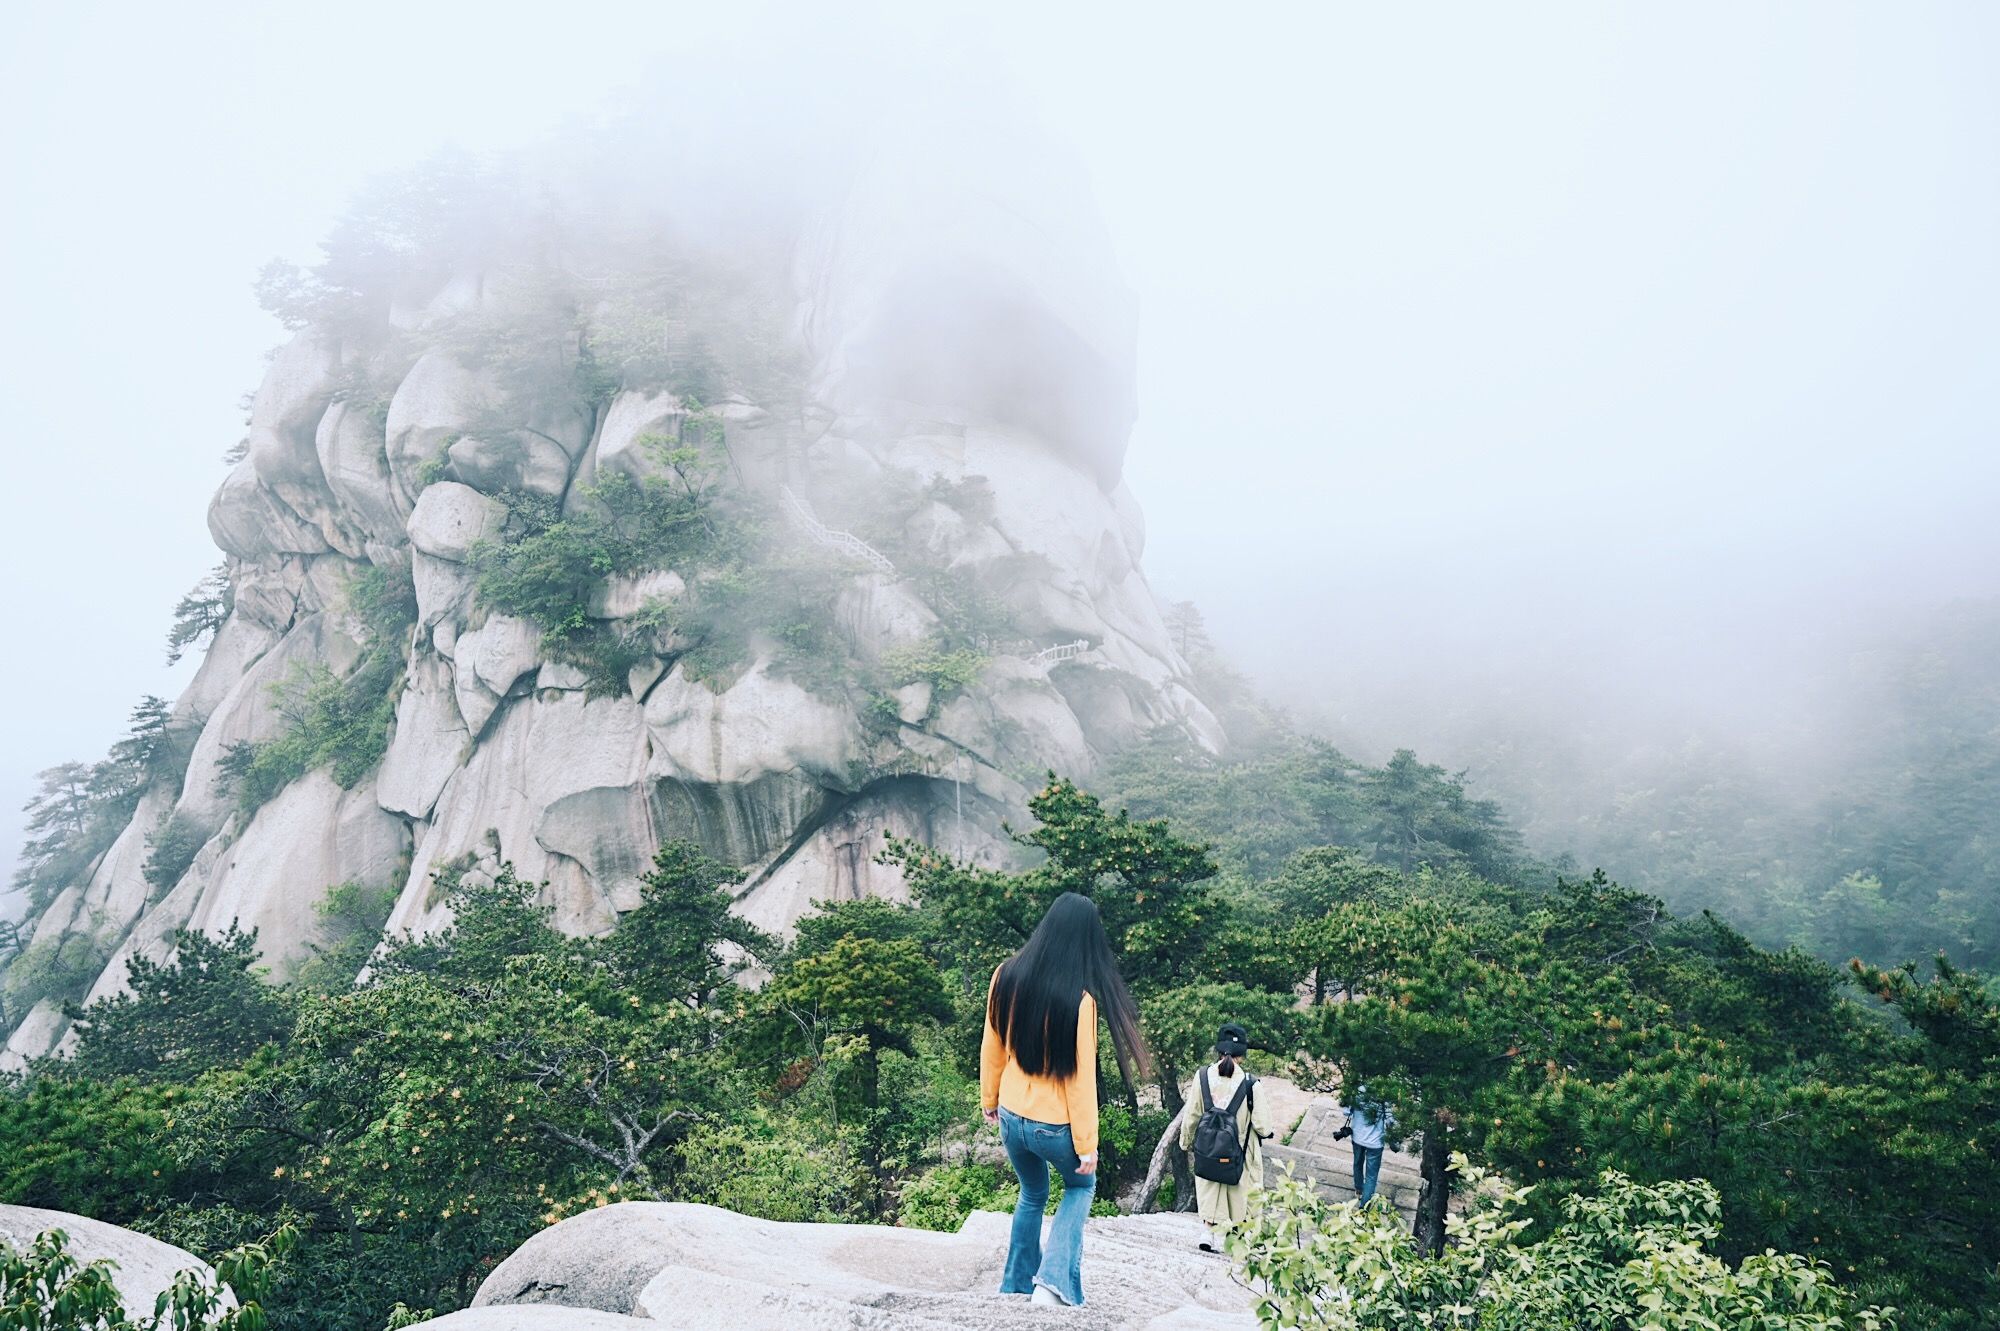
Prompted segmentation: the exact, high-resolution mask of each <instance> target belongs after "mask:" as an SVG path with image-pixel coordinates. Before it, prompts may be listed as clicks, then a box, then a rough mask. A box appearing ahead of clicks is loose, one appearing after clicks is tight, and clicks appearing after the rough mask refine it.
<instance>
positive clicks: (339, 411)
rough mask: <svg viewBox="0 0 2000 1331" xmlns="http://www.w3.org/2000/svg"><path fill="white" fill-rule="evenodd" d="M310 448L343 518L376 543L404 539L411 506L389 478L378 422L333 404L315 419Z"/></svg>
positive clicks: (346, 406) (361, 412)
mask: <svg viewBox="0 0 2000 1331" xmlns="http://www.w3.org/2000/svg"><path fill="white" fill-rule="evenodd" d="M313 447H314V449H315V451H316V452H317V454H318V456H319V466H320V470H321V472H323V473H324V474H325V476H326V485H327V489H328V490H329V491H330V492H331V493H332V495H333V497H334V499H335V500H336V501H337V502H338V503H339V505H340V509H341V516H342V518H343V519H344V520H345V521H347V522H348V523H350V524H352V525H354V526H357V527H359V528H360V529H361V530H363V531H364V532H366V533H367V534H368V535H369V536H371V537H374V538H376V539H378V540H384V539H386V540H389V541H394V539H395V538H396V537H398V536H399V535H401V534H402V533H403V529H404V523H405V522H406V521H407V520H408V519H409V516H410V504H409V503H408V502H407V501H406V500H405V499H404V498H403V496H402V495H401V494H400V493H398V492H397V490H396V488H395V484H394V482H393V481H392V480H391V479H390V476H389V454H388V445H387V444H386V443H385V442H384V440H383V426H382V421H381V419H380V418H379V417H377V416H375V415H373V414H372V413H370V412H369V411H367V410H365V409H362V408H358V407H355V406H354V405H352V404H351V403H347V402H336V403H334V404H333V405H332V406H330V407H328V408H327V411H326V415H325V416H323V417H321V418H320V422H319V429H318V431H317V432H316V434H315V435H314V439H313Z"/></svg>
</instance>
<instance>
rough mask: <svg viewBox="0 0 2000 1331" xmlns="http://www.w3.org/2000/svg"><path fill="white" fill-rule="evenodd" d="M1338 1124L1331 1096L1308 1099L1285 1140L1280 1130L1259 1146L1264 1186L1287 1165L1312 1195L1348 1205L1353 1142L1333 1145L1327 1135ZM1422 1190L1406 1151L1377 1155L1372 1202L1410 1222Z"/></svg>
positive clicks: (1413, 1160) (1414, 1160)
mask: <svg viewBox="0 0 2000 1331" xmlns="http://www.w3.org/2000/svg"><path fill="white" fill-rule="evenodd" d="M1288 1121H1289V1120H1288ZM1344 1122H1346V1119H1345V1118H1343V1117H1342V1115H1341V1113H1340V1110H1339V1107H1338V1106H1337V1105H1336V1104H1335V1102H1334V1100H1333V1097H1331V1096H1326V1095H1316V1096H1313V1097H1311V1099H1310V1101H1309V1103H1308V1104H1307V1105H1306V1107H1305V1112H1304V1115H1303V1116H1302V1117H1301V1118H1300V1119H1299V1122H1298V1126H1297V1127H1295V1128H1293V1129H1292V1131H1291V1132H1290V1134H1289V1135H1286V1134H1285V1133H1284V1132H1283V1130H1282V1129H1281V1130H1280V1133H1279V1136H1280V1140H1279V1141H1275V1142H1266V1143H1265V1144H1264V1157H1265V1165H1264V1174H1265V1181H1266V1182H1276V1181H1277V1178H1278V1174H1279V1171H1280V1170H1282V1169H1283V1168H1284V1167H1285V1166H1286V1165H1290V1166H1291V1168H1292V1173H1293V1174H1294V1175H1296V1176H1297V1177H1299V1178H1301V1179H1305V1180H1307V1181H1309V1182H1310V1183H1311V1184H1312V1185H1313V1190H1314V1191H1315V1192H1317V1193H1319V1195H1320V1196H1322V1197H1324V1198H1326V1199H1327V1200H1328V1201H1333V1202H1351V1201H1353V1200H1354V1198H1355V1192H1354V1147H1353V1143H1352V1142H1351V1141H1336V1140H1334V1136H1333V1134H1334V1133H1335V1132H1337V1131H1339V1129H1340V1126H1341V1125H1342V1124H1343V1123H1344ZM1422 1186H1423V1176H1422V1174H1421V1173H1420V1171H1419V1169H1418V1166H1417V1157H1416V1156H1414V1155H1412V1154H1410V1153H1409V1152H1407V1151H1384V1152H1383V1153H1382V1172H1381V1174H1380V1176H1379V1177H1378V1178H1377V1179H1376V1184H1375V1195H1376V1200H1377V1201H1378V1202H1387V1203H1388V1204H1390V1205H1392V1206H1394V1207H1395V1208H1396V1209H1397V1210H1398V1211H1400V1212H1401V1213H1402V1215H1403V1219H1404V1220H1405V1221H1411V1222H1414V1221H1415V1219H1416V1215H1417V1194H1418V1191H1419V1189H1421V1187H1422Z"/></svg>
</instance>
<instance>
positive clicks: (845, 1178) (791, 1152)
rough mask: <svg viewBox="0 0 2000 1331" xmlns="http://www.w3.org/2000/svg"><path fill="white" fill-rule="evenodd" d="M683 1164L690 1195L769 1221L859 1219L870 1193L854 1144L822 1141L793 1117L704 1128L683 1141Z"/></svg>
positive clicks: (682, 1174)
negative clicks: (792, 1120)
mask: <svg viewBox="0 0 2000 1331" xmlns="http://www.w3.org/2000/svg"><path fill="white" fill-rule="evenodd" d="M760 1129H761V1130H760ZM680 1161H681V1165H680V1169H681V1172H680V1184H681V1190H682V1193H683V1195H684V1196H686V1197H687V1199H688V1200H690V1201H700V1202H707V1203H709V1204H710V1205H712V1206H721V1207H726V1208H727V1209H729V1210H731V1211H736V1212H740V1213H741V1214H743V1215H754V1216H761V1217H762V1218H764V1219H766V1220H847V1219H853V1218H856V1217H858V1215H859V1214H860V1212H861V1202H862V1200H863V1199H864V1198H865V1197H867V1196H868V1193H869V1180H868V1177H867V1171H866V1170H865V1169H864V1168H863V1166H862V1162H861V1158H860V1156H859V1155H858V1154H857V1153H856V1152H855V1150H854V1148H853V1147H852V1146H851V1145H849V1144H848V1143H847V1142H846V1141H845V1140H842V1139H839V1138H835V1139H834V1140H831V1141H826V1140H819V1139H816V1138H814V1137H812V1136H809V1135H807V1134H806V1133H803V1132H801V1131H799V1130H798V1129H797V1128H796V1127H795V1126H793V1125H792V1124H791V1123H790V1122H789V1121H788V1120H782V1119H781V1120H773V1121H770V1122H768V1123H764V1124H748V1125H745V1124H735V1123H731V1124H715V1125H710V1126H705V1127H701V1128H697V1129H695V1131H693V1132H692V1133H690V1134H688V1137H687V1140H686V1141H684V1142H682V1143H681V1147H680Z"/></svg>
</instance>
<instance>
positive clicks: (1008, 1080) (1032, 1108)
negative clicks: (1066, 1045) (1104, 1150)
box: [979, 970, 1097, 1155]
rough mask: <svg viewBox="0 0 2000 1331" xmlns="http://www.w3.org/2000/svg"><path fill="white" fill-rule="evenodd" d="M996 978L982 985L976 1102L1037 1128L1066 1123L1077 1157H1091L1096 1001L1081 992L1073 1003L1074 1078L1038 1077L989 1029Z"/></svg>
mask: <svg viewBox="0 0 2000 1331" xmlns="http://www.w3.org/2000/svg"><path fill="white" fill-rule="evenodd" d="M999 979H1000V972H999V971H998V970H995V971H994V972H993V979H992V980H989V981H988V982H987V985H986V997H987V1006H988V1008H989V1012H988V1015H987V1018H986V1039H985V1042H984V1043H983V1044H981V1046H980V1048H979V1103H980V1104H981V1105H982V1106H983V1107H984V1108H987V1109H995V1108H1001V1107H1004V1108H1007V1109H1010V1110H1012V1111H1013V1112H1014V1113H1016V1114H1019V1115H1020V1116H1021V1117H1022V1118H1027V1119H1033V1120H1034V1121H1035V1122H1037V1123H1067V1124H1069V1135H1070V1140H1071V1141H1072V1142H1073V1143H1074V1144H1075V1146H1076V1153H1077V1154H1078V1155H1089V1154H1090V1153H1091V1152H1093V1151H1095V1150H1096V1149H1097V1000H1096V999H1094V998H1092V997H1091V996H1090V995H1089V994H1088V993H1085V994H1084V995H1083V999H1082V1001H1081V1002H1079V1003H1078V1004H1077V1009H1076V1073H1075V1075H1074V1076H1071V1077H1069V1078H1067V1079H1062V1078H1057V1077H1044V1076H1038V1075H1036V1074H1033V1073H1029V1072H1026V1071H1023V1070H1022V1068H1021V1065H1020V1063H1018V1062H1017V1061H1015V1058H1014V1051H1013V1050H1011V1049H1009V1048H1007V1046H1006V1045H1005V1044H1004V1043H1003V1042H1002V1041H1001V1039H1000V1031H999V1028H997V1027H996V1026H994V1024H993V1017H992V1015H991V1012H990V1009H991V1007H992V998H993V986H994V985H995V984H997V983H998V982H999Z"/></svg>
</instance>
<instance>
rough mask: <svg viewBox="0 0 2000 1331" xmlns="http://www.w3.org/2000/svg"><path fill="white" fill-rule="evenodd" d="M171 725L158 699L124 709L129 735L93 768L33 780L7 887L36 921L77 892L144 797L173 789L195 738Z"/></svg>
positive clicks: (68, 768) (192, 731)
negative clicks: (67, 892)
mask: <svg viewBox="0 0 2000 1331" xmlns="http://www.w3.org/2000/svg"><path fill="white" fill-rule="evenodd" d="M199 729H200V727H199V725H198V724H196V723H194V722H191V721H189V722H183V721H177V720H176V719H175V718H174V715H173V709H172V708H171V707H170V706H169V705H168V704H167V702H166V701H165V700H164V699H161V698H155V697H152V696H150V695H149V696H147V697H145V698H142V699H141V700H140V701H139V705H138V706H137V707H135V708H133V709H132V716H131V724H130V729H129V730H128V731H127V732H126V735H125V737H124V738H123V739H121V740H119V741H118V742H117V743H116V744H113V745H112V746H111V752H110V753H109V754H107V755H106V756H105V757H104V758H103V759H102V760H101V761H99V762H96V763H63V764H60V765H59V766H56V767H52V768H49V769H48V770H47V771H45V772H41V773H39V774H38V775H37V780H38V781H39V783H40V785H39V788H38V790H37V791H36V794H35V797H34V798H33V799H31V800H29V801H28V804H27V806H26V812H27V814H28V820H27V841H26V844H24V845H23V846H22V848H21V857H20V858H21V862H20V866H19V867H18V868H17V869H16V870H15V872H14V887H15V889H16V890H17V891H20V892H23V893H25V894H26V896H27V898H28V905H29V910H30V913H31V914H39V913H40V911H41V910H42V909H43V908H45V907H46V906H47V905H48V903H49V902H50V901H52V900H54V899H55V897H56V895H57V894H58V893H59V892H61V891H62V890H63V889H64V888H66V887H71V886H75V885H79V884H80V883H81V882H82V880H84V879H85V878H87V877H88V876H89V874H90V873H91V871H92V870H93V869H95V867H96V864H97V860H98V857H99V856H101V855H102V854H103V853H104V852H105V851H106V850H108V849H110V846H111V843H112V842H113V841H115V840H116V839H117V838H118V834H119V833H120V832H122V831H124V830H125V824H126V823H127V822H129V821H130V820H131V817H132V813H133V811H134V810H135V809H137V808H138V806H139V801H140V799H141V798H142V797H143V796H144V795H145V794H146V792H147V791H149V790H153V789H169V788H172V787H175V786H178V785H179V784H180V781H181V778H182V776H183V775H185V773H186V771H187V764H188V758H189V756H190V754H192V752H193V750H194V740H195V736H196V734H197V733H198V732H199Z"/></svg>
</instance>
